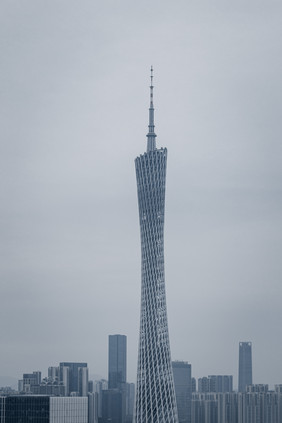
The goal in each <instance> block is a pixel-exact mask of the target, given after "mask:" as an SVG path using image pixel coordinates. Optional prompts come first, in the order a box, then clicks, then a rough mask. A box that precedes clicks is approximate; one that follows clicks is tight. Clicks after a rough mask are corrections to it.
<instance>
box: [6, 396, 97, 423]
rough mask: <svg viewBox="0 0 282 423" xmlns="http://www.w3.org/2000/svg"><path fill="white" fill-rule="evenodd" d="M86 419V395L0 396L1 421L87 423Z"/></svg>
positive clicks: (16, 422)
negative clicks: (80, 396)
mask: <svg viewBox="0 0 282 423" xmlns="http://www.w3.org/2000/svg"><path fill="white" fill-rule="evenodd" d="M88 421H89V419H88V398H87V397H83V398H79V397H73V398H70V397H50V396H44V395H23V396H22V395H16V396H8V397H0V422H1V423H30V422H35V423H36V422H40V423H88ZM94 423H95V422H94Z"/></svg>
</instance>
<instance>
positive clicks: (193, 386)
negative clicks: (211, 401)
mask: <svg viewBox="0 0 282 423" xmlns="http://www.w3.org/2000/svg"><path fill="white" fill-rule="evenodd" d="M191 384H192V392H196V391H197V386H196V385H197V384H196V378H194V377H192V381H191Z"/></svg>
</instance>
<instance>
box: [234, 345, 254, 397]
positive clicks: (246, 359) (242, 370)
mask: <svg viewBox="0 0 282 423" xmlns="http://www.w3.org/2000/svg"><path fill="white" fill-rule="evenodd" d="M252 383H253V376H252V343H251V342H240V343H239V378H238V391H239V392H245V391H246V387H247V386H248V385H252Z"/></svg>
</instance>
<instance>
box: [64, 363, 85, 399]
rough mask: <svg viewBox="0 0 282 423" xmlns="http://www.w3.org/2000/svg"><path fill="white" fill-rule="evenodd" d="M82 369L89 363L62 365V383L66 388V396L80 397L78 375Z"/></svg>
mask: <svg viewBox="0 0 282 423" xmlns="http://www.w3.org/2000/svg"><path fill="white" fill-rule="evenodd" d="M82 367H87V363H73V362H62V363H60V366H59V374H60V381H61V382H63V383H64V385H65V386H66V395H79V383H78V373H79V368H82Z"/></svg>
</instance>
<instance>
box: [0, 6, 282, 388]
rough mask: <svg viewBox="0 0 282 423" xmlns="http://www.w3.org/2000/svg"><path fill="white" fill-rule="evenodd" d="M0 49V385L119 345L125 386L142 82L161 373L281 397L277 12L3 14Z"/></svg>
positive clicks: (280, 36) (132, 371)
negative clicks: (177, 365) (150, 135)
mask: <svg viewBox="0 0 282 423" xmlns="http://www.w3.org/2000/svg"><path fill="white" fill-rule="evenodd" d="M0 46H1V50H0V51H1V55H0V60H1V86H0V90H1V100H0V101H1V111H0V112H1V113H0V115H1V117H0V119H1V122H0V128H1V129H0V131H1V154H0V161H1V163H0V166H1V237H0V239H1V285H0V330H1V332H0V339H1V348H0V358H1V359H0V375H1V376H6V375H9V376H13V377H16V378H20V377H21V375H22V373H23V372H30V371H33V370H37V369H39V370H42V372H43V376H45V375H46V373H47V368H48V366H50V365H57V364H58V363H59V362H60V361H86V362H88V365H89V368H90V373H92V374H93V373H95V374H99V375H101V376H104V377H107V350H108V335H109V334H115V333H120V334H125V335H127V337H128V380H129V381H133V382H135V379H136V368H137V348H138V335H139V312H140V286H141V272H140V236H139V223H138V209H137V194H136V180H135V168H134V159H135V157H136V156H138V155H139V154H143V152H144V151H145V149H146V133H147V125H148V107H149V85H150V78H149V76H150V66H151V65H153V66H154V69H155V72H154V74H155V78H154V84H155V109H156V111H155V123H156V133H157V135H158V137H157V145H158V147H167V148H168V169H167V196H166V223H165V266H166V289H167V305H168V319H169V331H170V344H171V352H172V358H173V359H179V360H185V361H188V362H189V363H191V364H192V373H193V376H195V377H196V378H198V377H201V376H206V375H208V374H233V375H234V385H235V386H237V373H238V349H239V346H238V344H239V342H240V341H252V343H253V379H254V382H255V383H269V384H270V385H273V384H275V383H282V368H281V356H282V337H281V324H282V306H281V304H282V284H281V275H282V260H281V256H282V254H281V253H282V195H281V194H282V192H281V191H282V186H281V183H282V182H281V181H282V178H281V177H282V166H281V159H282V146H281V125H282V123H281V122H282V100H281V98H282V89H281V87H282V83H281V75H282V51H281V47H282V3H281V1H278V0H277V1H275V0H236V1H235V0H234V1H233V0H231V1H226V0H215V1H211V0H183V1H182V0H174V1H172V0H171V1H168V0H161V1H154V0H151V1H148V0H143V1H142V2H137V1H132V0H104V1H97V0H82V1H75V0H57V1H55V0H48V1H46V0H44V1H43V0H26V1H22V0H3V1H2V2H1V6H0Z"/></svg>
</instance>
